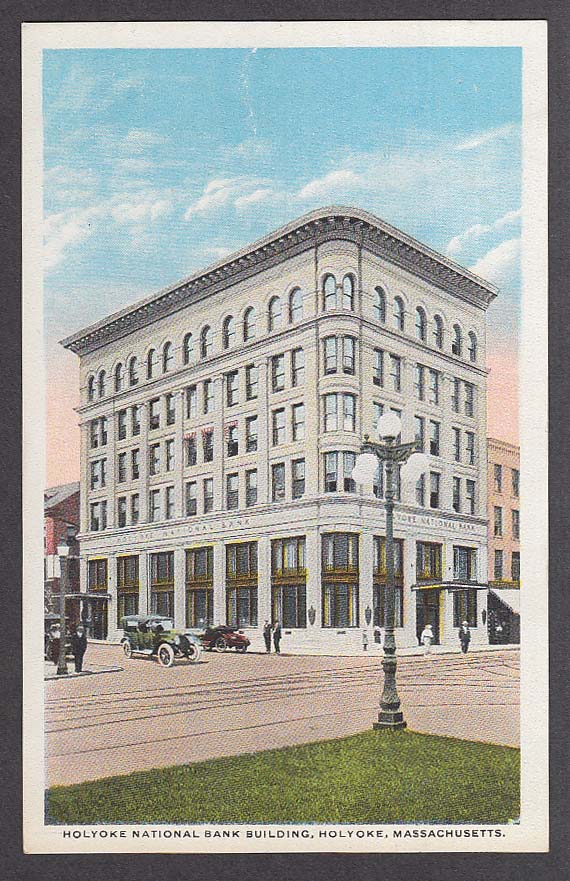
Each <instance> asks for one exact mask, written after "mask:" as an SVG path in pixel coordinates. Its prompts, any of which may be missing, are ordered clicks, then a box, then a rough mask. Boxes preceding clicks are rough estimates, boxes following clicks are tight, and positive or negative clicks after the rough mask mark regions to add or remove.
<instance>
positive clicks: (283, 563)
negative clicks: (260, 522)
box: [271, 536, 306, 578]
mask: <svg viewBox="0 0 570 881" xmlns="http://www.w3.org/2000/svg"><path fill="white" fill-rule="evenodd" d="M271 575H272V576H273V577H274V578H281V577H283V576H287V575H303V576H304V575H306V569H305V536H299V537H296V538H278V539H276V540H275V541H272V542H271Z"/></svg>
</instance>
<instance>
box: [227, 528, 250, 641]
mask: <svg viewBox="0 0 570 881" xmlns="http://www.w3.org/2000/svg"><path fill="white" fill-rule="evenodd" d="M236 581H238V583H237V584H236ZM226 620H227V622H228V624H229V625H230V626H233V627H257V543H256V542H243V543H240V544H233V545H226Z"/></svg>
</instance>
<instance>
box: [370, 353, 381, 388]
mask: <svg viewBox="0 0 570 881" xmlns="http://www.w3.org/2000/svg"><path fill="white" fill-rule="evenodd" d="M372 382H373V383H374V385H379V386H380V387H382V386H383V385H384V352H383V351H382V349H374V372H373V374H372Z"/></svg>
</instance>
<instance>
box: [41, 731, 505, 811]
mask: <svg viewBox="0 0 570 881" xmlns="http://www.w3.org/2000/svg"><path fill="white" fill-rule="evenodd" d="M519 764H520V755H519V750H517V749H511V748H509V747H503V746H493V745H491V744H482V743H473V742H471V741H465V740H455V739H454V738H449V737H434V736H431V735H426V734H414V733H412V732H409V731H403V732H376V731H367V732H364V733H363V734H357V735H354V736H352V737H346V738H343V739H338V740H328V741H323V742H321V743H311V744H307V745H305V746H294V747H288V748H286V749H276V750H269V751H266V752H261V753H254V754H251V755H244V756H235V757H232V758H225V759H216V760H213V761H209V762H200V763H198V764H195V765H181V766H176V767H172V768H164V769H159V770H154V771H143V772H138V773H135V774H129V775H128V776H121V777H108V778H106V779H103V780H97V781H94V782H91V783H82V784H78V785H75V786H57V787H54V788H53V789H51V790H49V792H48V818H47V822H49V823H202V822H209V823H213V822H218V823H232V822H242V823H286V822H288V823H310V822H320V823H396V822H456V823H458V822H473V823H505V822H507V821H508V820H509V819H513V818H515V817H518V816H519V813H520V810H519V799H520V795H519Z"/></svg>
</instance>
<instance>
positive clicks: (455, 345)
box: [451, 324, 463, 355]
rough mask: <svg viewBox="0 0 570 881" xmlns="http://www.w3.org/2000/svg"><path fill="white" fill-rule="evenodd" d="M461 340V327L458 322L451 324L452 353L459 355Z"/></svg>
mask: <svg viewBox="0 0 570 881" xmlns="http://www.w3.org/2000/svg"><path fill="white" fill-rule="evenodd" d="M462 345H463V341H462V339H461V328H460V327H459V325H458V324H454V325H453V342H452V343H451V351H452V352H453V354H454V355H461V349H462Z"/></svg>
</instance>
